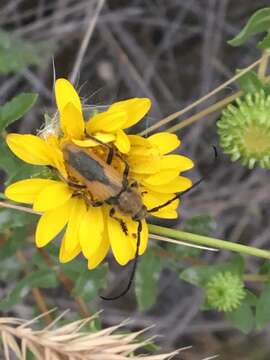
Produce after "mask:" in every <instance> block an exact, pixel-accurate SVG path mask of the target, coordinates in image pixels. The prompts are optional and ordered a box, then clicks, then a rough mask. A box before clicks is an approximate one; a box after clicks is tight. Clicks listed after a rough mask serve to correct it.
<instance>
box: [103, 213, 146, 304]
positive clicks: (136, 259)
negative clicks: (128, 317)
mask: <svg viewBox="0 0 270 360" xmlns="http://www.w3.org/2000/svg"><path fill="white" fill-rule="evenodd" d="M137 221H138V230H137V243H136V253H135V258H134V262H133V267H132V270H131V273H130V276H129V281H128V284H127V287H126V288H125V290H123V291H122V292H121V293H120V294H118V295H117V296H112V297H106V296H102V295H100V296H99V297H100V298H101V299H103V300H117V299H119V298H121V297H122V296H124V295H125V294H126V293H127V292H128V291H129V289H130V288H131V285H132V283H133V279H134V276H135V273H136V268H137V264H138V258H139V249H140V245H141V232H142V222H141V220H137Z"/></svg>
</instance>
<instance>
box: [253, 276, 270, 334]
mask: <svg viewBox="0 0 270 360" xmlns="http://www.w3.org/2000/svg"><path fill="white" fill-rule="evenodd" d="M269 309H270V284H269V283H268V284H265V287H264V289H263V291H262V292H261V295H260V297H259V299H258V301H257V306H256V328H257V329H259V330H261V329H262V328H263V327H264V326H265V325H267V324H268V323H269V321H270V310H269Z"/></svg>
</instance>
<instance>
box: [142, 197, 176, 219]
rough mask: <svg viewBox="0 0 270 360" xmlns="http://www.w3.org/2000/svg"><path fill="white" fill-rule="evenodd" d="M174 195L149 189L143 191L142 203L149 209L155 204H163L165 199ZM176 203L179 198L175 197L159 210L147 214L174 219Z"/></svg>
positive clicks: (167, 199) (155, 205) (169, 198)
mask: <svg viewBox="0 0 270 360" xmlns="http://www.w3.org/2000/svg"><path fill="white" fill-rule="evenodd" d="M174 196H175V194H161V193H157V192H154V191H151V190H146V191H145V192H144V193H143V203H144V205H145V206H146V207H147V209H148V210H150V209H153V208H155V207H157V206H161V205H163V204H165V203H166V202H167V201H169V200H171V199H172V198H174ZM178 205H179V200H178V199H177V200H175V201H173V202H172V203H170V204H169V205H167V206H165V207H163V208H161V209H160V210H158V211H155V212H151V213H149V215H151V216H156V217H159V218H164V219H175V218H177V216H178V214H177V212H176V209H177V207H178Z"/></svg>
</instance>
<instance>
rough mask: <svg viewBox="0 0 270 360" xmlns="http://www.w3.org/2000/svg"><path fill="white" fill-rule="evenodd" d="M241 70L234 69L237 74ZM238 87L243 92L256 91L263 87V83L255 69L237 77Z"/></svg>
mask: <svg viewBox="0 0 270 360" xmlns="http://www.w3.org/2000/svg"><path fill="white" fill-rule="evenodd" d="M239 72H241V70H236V73H237V74H238V73H239ZM238 82H239V85H240V89H241V90H243V91H244V93H256V92H258V91H260V90H263V89H264V85H263V83H262V82H261V80H260V79H259V78H258V75H257V74H256V73H255V71H253V70H250V71H248V72H247V73H245V74H244V75H242V76H241V77H240V78H239V79H238Z"/></svg>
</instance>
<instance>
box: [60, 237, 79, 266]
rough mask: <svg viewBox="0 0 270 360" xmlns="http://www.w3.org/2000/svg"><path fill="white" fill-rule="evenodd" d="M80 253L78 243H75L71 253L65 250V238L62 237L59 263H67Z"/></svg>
mask: <svg viewBox="0 0 270 360" xmlns="http://www.w3.org/2000/svg"><path fill="white" fill-rule="evenodd" d="M80 252H81V247H80V244H79V243H77V245H76V246H75V247H74V249H73V250H72V251H70V252H68V251H67V249H66V238H65V237H64V238H63V239H62V242H61V247H60V253H59V261H60V262H61V263H63V264H64V263H67V262H69V261H71V260H73V259H74V258H75V257H76V256H78V255H79V253H80Z"/></svg>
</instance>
